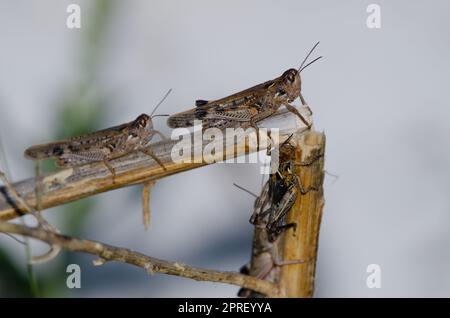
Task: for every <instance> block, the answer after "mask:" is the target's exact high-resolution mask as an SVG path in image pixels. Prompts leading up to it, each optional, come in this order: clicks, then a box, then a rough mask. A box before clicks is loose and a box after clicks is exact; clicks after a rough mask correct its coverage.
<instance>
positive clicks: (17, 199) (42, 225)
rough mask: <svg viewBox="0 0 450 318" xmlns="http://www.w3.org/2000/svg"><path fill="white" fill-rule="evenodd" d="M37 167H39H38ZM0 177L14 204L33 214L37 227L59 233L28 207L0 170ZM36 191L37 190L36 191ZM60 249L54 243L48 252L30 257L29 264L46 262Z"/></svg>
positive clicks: (38, 204) (38, 213)
mask: <svg viewBox="0 0 450 318" xmlns="http://www.w3.org/2000/svg"><path fill="white" fill-rule="evenodd" d="M38 169H39V167H38ZM0 179H1V180H2V181H3V183H4V185H5V187H6V188H7V189H8V191H9V193H10V194H11V196H12V198H13V199H14V201H15V204H16V205H17V204H19V206H22V207H23V209H25V211H27V212H28V213H30V214H31V215H33V216H34V217H35V218H36V220H37V221H38V227H39V228H42V229H44V230H47V231H49V232H53V233H59V230H58V229H57V228H55V227H54V226H53V225H51V224H50V223H48V222H47V220H46V219H44V217H43V216H42V215H41V213H40V212H39V211H36V210H35V209H34V208H32V207H30V206H29V205H28V204H27V203H26V202H25V200H23V199H22V197H21V196H20V195H19V194H18V193H17V191H16V189H15V188H14V186H13V185H12V184H11V182H9V180H8V178H6V175H5V174H4V173H3V172H2V171H0ZM36 192H38V191H36ZM37 197H38V202H37V207H38V209H40V202H39V201H40V200H39V198H40V194H39V193H37ZM60 251H61V248H60V247H59V246H55V245H50V249H49V251H48V252H46V253H45V254H43V255H39V256H34V257H32V258H31V259H30V261H29V262H30V264H41V263H45V262H48V261H49V260H51V259H53V258H55V257H56V256H57V255H58V254H59V252H60Z"/></svg>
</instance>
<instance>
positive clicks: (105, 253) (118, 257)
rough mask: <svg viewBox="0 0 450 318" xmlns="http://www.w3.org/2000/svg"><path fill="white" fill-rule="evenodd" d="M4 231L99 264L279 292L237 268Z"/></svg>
mask: <svg viewBox="0 0 450 318" xmlns="http://www.w3.org/2000/svg"><path fill="white" fill-rule="evenodd" d="M0 232H4V233H13V234H19V235H24V236H28V237H32V238H35V239H38V240H41V241H43V242H47V243H48V244H51V245H57V246H60V247H61V248H64V249H66V250H69V251H73V252H83V253H88V254H92V255H96V256H98V257H99V258H100V261H96V262H95V264H97V265H100V264H103V263H104V262H106V261H117V262H123V263H128V264H131V265H134V266H138V267H141V268H143V269H145V270H146V272H147V273H149V274H153V273H160V274H167V275H175V276H180V277H185V278H190V279H194V280H198V281H210V282H218V283H226V284H232V285H237V286H241V287H244V288H249V289H252V290H255V291H258V292H260V293H263V294H267V295H270V296H272V297H276V296H277V295H278V289H277V287H276V285H274V284H272V283H270V282H266V281H263V280H260V279H257V278H254V277H250V276H246V275H242V274H239V273H235V272H223V271H215V270H210V269H203V268H197V267H190V266H188V265H186V264H182V263H177V262H169V261H165V260H161V259H157V258H154V257H150V256H147V255H144V254H141V253H138V252H134V251H132V250H130V249H127V248H120V247H115V246H111V245H108V244H104V243H100V242H96V241H90V240H83V239H78V238H73V237H69V236H66V235H62V234H58V233H54V232H49V231H45V230H43V229H41V228H31V227H28V226H23V225H18V224H11V223H7V222H1V221H0Z"/></svg>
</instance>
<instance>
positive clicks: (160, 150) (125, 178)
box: [0, 111, 311, 221]
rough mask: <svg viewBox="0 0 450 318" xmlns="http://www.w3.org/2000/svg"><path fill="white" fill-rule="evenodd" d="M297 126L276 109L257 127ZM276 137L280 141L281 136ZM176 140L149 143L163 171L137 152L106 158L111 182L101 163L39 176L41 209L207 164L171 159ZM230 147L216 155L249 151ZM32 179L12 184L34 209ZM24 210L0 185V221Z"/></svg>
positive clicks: (285, 131) (285, 133)
mask: <svg viewBox="0 0 450 318" xmlns="http://www.w3.org/2000/svg"><path fill="white" fill-rule="evenodd" d="M305 116H306V115H305ZM307 119H308V120H310V121H311V118H310V117H307ZM280 123H282V125H281V124H280ZM301 126H302V124H301V123H299V121H298V118H296V116H295V115H293V114H292V113H290V112H288V111H280V112H279V113H277V114H276V116H274V117H272V118H270V119H268V120H267V121H265V122H264V121H263V122H261V125H260V127H283V129H280V137H283V136H285V137H286V136H288V135H290V134H291V133H292V132H294V131H296V130H298V128H299V127H301ZM233 139H234V138H232V140H233ZM280 139H281V140H282V138H280ZM176 143H178V140H177V141H173V140H165V141H161V142H158V143H154V144H152V146H151V149H152V152H153V153H154V154H155V155H156V156H157V157H158V158H159V159H160V160H161V161H162V162H163V163H164V166H165V167H166V168H167V170H164V169H162V168H161V166H160V165H158V164H157V163H156V162H155V161H154V160H152V159H150V158H149V156H147V155H145V154H143V153H141V152H135V153H131V154H129V155H127V156H125V157H123V158H120V159H116V160H112V161H110V165H111V166H113V168H114V170H115V172H116V177H115V182H114V183H113V180H112V177H111V172H110V171H109V169H107V168H106V167H105V165H104V164H103V163H93V164H88V165H84V166H81V167H78V168H68V169H63V170H60V171H59V172H56V173H51V174H48V175H44V176H42V177H41V179H40V182H41V185H42V186H41V191H40V194H41V204H42V208H43V209H47V208H50V207H54V206H57V205H61V204H64V203H68V202H71V201H74V200H77V199H80V198H84V197H88V196H92V195H95V194H97V193H101V192H105V191H109V190H113V189H116V188H121V187H125V186H130V185H134V184H138V183H143V182H146V181H151V180H157V179H160V178H163V177H165V176H168V175H172V174H175V173H179V172H182V171H187V170H190V169H194V168H197V167H201V166H204V165H206V164H207V163H206V162H204V161H202V160H201V158H200V160H199V162H196V161H195V160H197V159H199V158H197V157H194V158H193V159H194V162H191V163H174V162H172V160H171V151H172V148H173V146H174V145H175V144H176ZM208 143H209V141H204V142H203V144H200V145H198V148H203V147H204V145H206V144H208ZM230 148H232V147H230ZM230 148H227V150H228V152H224V153H221V154H220V156H222V157H223V158H233V157H238V156H240V155H243V154H245V153H248V152H249V151H250V149H249V148H248V147H245V149H241V148H240V147H235V148H237V151H233V150H236V149H230ZM255 150H256V149H254V150H252V151H255ZM194 153H200V154H201V153H202V149H200V151H199V152H198V151H196V149H194ZM36 181H37V180H36V179H34V178H32V179H28V180H24V181H21V182H18V183H15V184H14V187H15V188H16V189H17V191H18V193H19V194H20V196H21V197H22V198H24V199H25V201H26V202H27V203H28V205H29V206H31V207H34V208H36V197H35V188H36V186H35V185H36ZM26 212H27V211H26V210H25V209H24V208H23V206H16V205H14V204H13V200H11V199H10V197H9V196H8V194H7V191H6V190H5V188H4V187H0V220H3V221H6V220H10V219H13V218H16V217H18V216H21V214H23V213H26Z"/></svg>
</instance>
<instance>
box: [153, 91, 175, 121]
mask: <svg viewBox="0 0 450 318" xmlns="http://www.w3.org/2000/svg"><path fill="white" fill-rule="evenodd" d="M171 92H172V89H169V90H168V91H167V93H166V94H165V95H164V97H163V98H162V99H161V100H160V101H159V103H158V104H157V105H156V106H155V108H153V111H152V113H151V114H150V117H151V118H153V117H158V116H169V115H153V114H154V113H155V112H156V110H157V109H158V107H159V106H161V104H162V103H163V102H164V101H165V100H166V98H167V96H169V94H170V93H171Z"/></svg>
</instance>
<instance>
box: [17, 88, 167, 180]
mask: <svg viewBox="0 0 450 318" xmlns="http://www.w3.org/2000/svg"><path fill="white" fill-rule="evenodd" d="M170 92H171V90H169V91H168V92H167V93H166V94H165V95H164V97H163V98H162V99H161V101H160V102H159V103H158V104H157V105H156V106H155V108H154V109H153V111H152V113H151V114H150V115H147V114H142V115H139V116H138V117H137V118H136V119H135V120H133V121H131V122H129V123H125V124H122V125H118V126H114V127H110V128H106V129H103V130H99V131H95V132H92V133H89V134H86V135H81V136H75V137H71V138H68V139H65V140H59V141H54V142H50V143H47V144H42V145H35V146H31V147H29V148H28V149H26V150H25V157H27V158H28V159H32V160H41V159H47V158H56V165H57V166H59V167H76V166H80V165H84V164H87V163H93V162H102V163H103V164H104V165H105V166H106V167H107V168H108V170H109V171H110V172H111V174H112V176H113V182H114V180H115V176H116V173H115V170H114V168H113V167H112V166H111V165H110V163H109V161H110V160H112V159H117V158H120V157H123V156H125V155H127V154H129V153H130V152H133V151H140V152H142V153H144V154H146V155H148V156H150V157H151V158H153V160H155V161H156V162H157V163H158V164H159V165H160V166H161V167H162V168H163V169H166V168H165V167H164V165H163V163H162V162H161V161H160V160H159V159H158V157H157V156H156V155H154V154H153V152H152V151H151V150H150V149H148V148H146V147H147V146H148V144H149V143H150V141H151V140H152V138H153V137H154V136H155V135H156V134H157V135H159V136H160V137H161V138H163V139H166V137H164V135H163V134H162V133H160V132H159V131H158V130H156V129H154V128H153V122H152V118H153V117H156V116H167V115H153V114H154V113H155V111H156V110H157V109H158V107H159V106H160V105H161V104H162V103H163V102H164V100H165V99H166V98H167V96H168V95H169V94H170Z"/></svg>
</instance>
